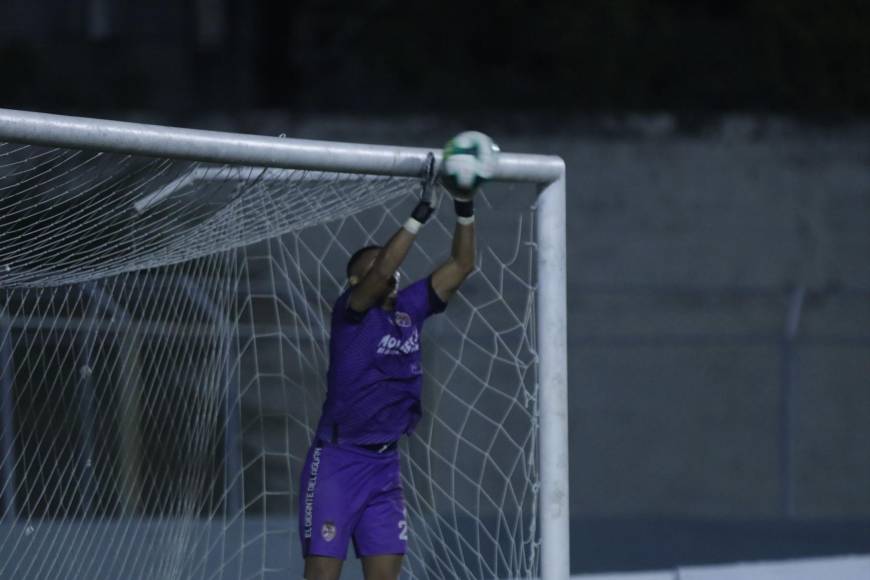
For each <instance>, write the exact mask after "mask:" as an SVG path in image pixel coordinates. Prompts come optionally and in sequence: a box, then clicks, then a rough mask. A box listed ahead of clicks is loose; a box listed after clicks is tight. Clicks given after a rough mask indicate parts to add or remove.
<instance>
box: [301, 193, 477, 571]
mask: <svg viewBox="0 0 870 580" xmlns="http://www.w3.org/2000/svg"><path fill="white" fill-rule="evenodd" d="M426 197H427V196H426V195H425V193H424V196H423V201H420V203H419V204H417V206H416V208H415V209H414V211H413V213H412V214H411V217H410V218H408V221H407V222H405V224H404V226H403V227H401V228H400V229H399V230H398V231H397V232H396V233H395V234H394V235H393V237H392V238H390V240H389V241H388V242H387V244H386V245H385V246H383V247H380V246H368V247H365V248H362V249H360V250H358V251H357V252H356V253H354V254H353V256H351V258H350V260H349V261H348V263H347V278H348V283H349V288H348V289H347V290H346V291H345V292H344V293H343V294H342V295H341V296H340V297H339V298H338V300H337V301H336V303H335V306H334V308H333V311H332V329H331V338H330V344H329V361H330V362H329V372H328V375H327V380H328V388H327V394H326V402H325V403H324V405H323V412H322V415H321V417H320V422H319V424H318V427H317V432H316V436H315V441H314V443H313V445H312V447H311V449H309V451H308V455H307V458H306V461H305V465H304V467H303V469H302V474H301V477H300V483H301V489H300V493H299V533H300V538H301V540H302V553H303V556H304V557H305V578H306V580H334V579H337V578H338V577H339V575H340V574H341V566H342V562H343V561H344V558H345V555H346V554H347V547H348V543H349V541H350V540H351V539H352V540H353V544H354V549H355V551H356V554H357V557H359V558H361V559H362V565H363V571H364V573H365V577H366V580H392V579H397V578H398V577H399V572H400V570H401V567H402V557H403V555H404V553H405V546H406V544H407V540H408V522H407V519H406V511H405V502H404V497H403V493H402V483H401V479H400V473H399V454H398V451H397V442H398V440H399V438H400V437H401V436H402V435H405V434H410V433H411V432H412V431H413V430H414V426H415V425H416V424H417V422H418V421H419V420H420V416H421V412H422V409H421V404H420V391H421V387H422V383H423V377H422V374H423V370H422V367H421V356H420V332H421V329H422V327H423V321H424V320H426V318H428V317H429V316H431V315H432V314H437V313H439V312H442V311H443V310H444V308H445V307H446V306H447V301H448V300H450V297H451V296H453V293H454V292H456V290H457V288H459V286H460V285H461V284H462V282H463V281H464V280H465V279H466V277H468V275H469V274H470V273H471V272H472V271H473V269H474V256H475V247H474V246H475V242H474V207H473V201H472V196H470V195H469V196H463V197H462V199H460V198H459V197H456V198H455V199H454V202H455V208H456V215H457V223H456V228H455V230H454V233H453V244H452V250H451V254H450V258H449V259H448V260H447V261H446V262H444V264H442V265H441V266H439V267H438V268H437V269H436V270H435V271H434V272H432V274H431V275H430V276H427V277H426V278H424V279H422V280H419V281H417V282H415V283H413V284H411V285H410V286H408V287H406V288H404V289H401V290H400V289H399V274H398V268H399V266H400V265H401V264H402V261H403V260H404V259H405V257H406V256H407V255H408V251H409V250H410V249H411V245H412V244H413V243H414V239H415V238H416V236H417V233H418V232H419V231H420V228H422V227H423V225H424V224H425V223H426V221H427V220H428V219H429V216H430V215H431V214H432V211H433V205H434V203H433V202H430V201H427V200H426Z"/></svg>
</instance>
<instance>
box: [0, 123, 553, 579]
mask: <svg viewBox="0 0 870 580" xmlns="http://www.w3.org/2000/svg"><path fill="white" fill-rule="evenodd" d="M37 142H39V141H37ZM420 188H421V180H420V179H418V178H416V177H413V176H404V177H402V176H377V175H367V174H351V173H341V172H330V171H312V170H301V169H297V170H292V169H283V168H279V167H270V166H254V165H250V164H242V163H239V164H218V163H209V162H203V161H189V160H183V159H180V158H173V157H159V156H151V155H148V156H144V155H134V154H124V153H111V152H109V151H101V150H94V149H78V148H75V147H58V146H45V145H34V144H29V143H27V142H26V140H25V139H20V140H17V141H14V142H13V141H9V142H6V143H2V144H0V425H2V431H0V501H2V520H0V577H10V578H58V579H59V578H89V579H95V578H107V579H108V578H125V579H128V578H129V579H133V578H142V579H146V578H147V579H153V578H179V579H181V578H184V579H187V578H203V579H206V578H208V579H242V578H276V579H277V578H298V577H301V570H302V559H301V554H300V548H299V538H298V533H297V524H296V521H297V517H299V514H297V509H296V506H297V497H298V496H297V494H298V493H299V489H298V488H299V485H298V478H299V475H300V469H301V466H302V462H303V461H304V457H305V453H306V450H307V448H308V446H309V445H310V443H311V441H312V437H313V431H314V428H315V426H316V424H317V420H318V418H319V415H320V407H321V405H322V403H323V399H324V396H325V390H326V382H325V377H326V368H327V365H328V340H329V336H328V331H329V319H330V309H331V305H332V303H333V302H334V300H335V299H336V298H337V297H338V295H339V294H340V293H341V291H342V290H343V288H344V285H345V276H344V267H345V264H346V262H347V259H348V257H349V256H350V254H352V253H353V252H354V251H355V250H356V249H358V248H359V247H362V246H364V245H368V244H373V243H383V242H385V241H386V240H387V239H388V238H389V236H390V235H391V234H392V233H393V232H395V231H396V229H397V228H398V227H400V225H401V223H402V222H403V221H404V219H405V218H406V217H407V215H409V212H410V209H411V208H412V207H413V204H414V203H415V201H416V199H417V197H418V195H419V191H420ZM536 199H537V197H536V191H535V189H534V188H533V187H531V186H529V185H504V184H500V185H493V186H492V187H489V188H487V189H486V191H485V193H484V194H483V195H482V196H481V197H480V199H479V202H478V207H479V210H478V214H479V218H478V228H477V231H478V268H477V271H476V272H475V273H474V274H473V275H472V277H471V278H469V280H468V281H467V282H466V284H465V285H464V286H463V288H462V289H461V291H460V292H459V293H458V294H457V295H456V296H455V297H454V298H453V299H452V300H451V303H450V305H449V307H448V309H447V311H446V312H445V313H444V314H443V315H440V316H438V317H433V318H432V319H430V320H429V321H428V322H427V326H426V328H425V331H424V336H423V356H424V372H425V380H424V387H423V393H424V394H423V406H424V418H423V420H422V421H421V423H420V425H419V426H418V428H417V430H416V433H415V434H414V435H413V436H412V437H410V438H407V439H406V440H404V441H403V442H402V444H401V453H402V458H403V459H402V480H403V485H404V490H405V497H406V504H407V510H408V517H409V536H408V539H409V552H408V554H407V556H406V559H405V567H404V573H405V574H406V576H407V577H408V578H421V579H422V578H427V579H428V578H450V579H453V578H475V579H476V578H531V577H537V576H539V575H540V564H541V555H540V554H541V551H540V548H541V532H540V529H541V519H542V518H541V517H540V516H541V514H540V513H539V505H540V500H541V497H540V490H541V472H540V457H539V433H540V417H541V412H540V397H539V394H540V388H539V373H538V370H539V369H538V362H539V356H538V350H537V346H536V345H537V340H536V338H537V337H536V333H537V326H536V307H535V305H536V269H535V268H536V255H537V252H536V247H537V245H536V237H535V225H534V224H535V219H534V213H535V202H536ZM447 205H448V204H442V206H444V207H442V208H441V209H440V211H438V212H437V214H436V215H435V216H434V217H433V220H432V222H430V224H428V225H427V226H426V228H424V229H423V231H422V232H421V234H420V236H418V241H417V243H416V244H415V246H414V248H413V250H412V252H411V254H410V255H409V257H408V258H407V260H406V261H405V263H404V266H403V269H402V274H403V280H405V281H412V280H416V279H419V278H421V277H423V276H426V275H427V274H428V273H429V272H431V271H432V269H433V268H435V267H436V266H437V265H438V264H439V263H440V262H441V261H442V260H444V259H445V258H446V256H447V255H448V253H449V248H450V240H451V236H452V229H453V220H454V218H453V216H452V209H451V208H448V207H446V206H447ZM348 556H349V560H348V564H351V563H352V561H353V552H352V550H351V551H350V552H349V554H348ZM346 568H348V566H346ZM352 574H353V572H352V570H346V572H345V577H352Z"/></svg>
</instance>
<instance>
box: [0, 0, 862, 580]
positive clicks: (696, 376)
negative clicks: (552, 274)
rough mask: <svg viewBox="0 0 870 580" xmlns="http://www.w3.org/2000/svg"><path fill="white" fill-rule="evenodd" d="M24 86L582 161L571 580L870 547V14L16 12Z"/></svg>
mask: <svg viewBox="0 0 870 580" xmlns="http://www.w3.org/2000/svg"><path fill="white" fill-rule="evenodd" d="M0 70H3V71H4V82H3V83H2V84H0V106H2V107H6V108H21V109H28V110H42V111H47V112H55V113H67V114H88V115H96V116H103V117H114V118H126V119H135V120H146V121H155V122H163V123H171V124H180V125H183V126H193V127H199V128H219V129H229V130H239V131H246V132H256V133H262V134H279V133H286V134H288V135H291V136H298V137H316V138H322V139H346V140H357V141H367V142H377V143H395V144H414V145H421V144H422V145H430V146H439V144H441V143H443V142H444V141H445V140H446V138H448V137H449V136H450V135H451V134H453V133H454V132H456V131H458V130H461V129H464V128H468V127H475V128H479V129H482V130H485V131H487V132H489V133H490V134H492V135H493V136H494V137H495V138H496V139H497V140H498V141H499V142H500V144H501V145H502V147H503V149H505V150H510V151H530V152H540V153H555V154H559V155H562V156H563V157H564V158H565V159H566V161H567V163H568V172H569V177H568V183H569V202H568V206H569V207H568V210H569V218H568V219H569V236H570V237H569V276H570V282H569V284H570V287H569V296H570V305H569V311H570V321H569V322H570V331H569V332H570V339H569V340H570V346H569V348H570V353H569V358H570V361H571V368H570V372H571V374H570V377H571V379H570V380H571V392H570V405H571V446H572V465H571V469H572V498H571V501H572V506H573V517H574V523H573V540H574V553H573V554H572V560H573V568H575V569H576V570H577V571H593V570H606V569H617V568H645V567H670V566H673V565H677V564H692V563H704V562H717V561H730V560H734V559H748V558H756V557H757V558H776V557H787V556H802V555H821V554H832V553H849V552H868V551H870V420H868V419H870V379H868V377H870V268H868V264H870V123H868V117H867V115H868V113H870V4H867V3H866V2H862V1H859V0H851V1H850V0H838V1H832V2H828V3H821V2H817V1H816V2H811V1H808V0H795V1H791V2H781V1H774V0H769V1H764V0H754V1H753V0H742V1H734V2H729V3H720V2H712V1H705V2H694V3H684V2H678V1H675V0H671V1H660V2H653V1H652V0H618V1H605V0H594V1H585V2H567V1H565V2H563V1H556V2H548V3H545V4H544V5H541V4H539V3H533V2H527V1H518V0H516V1H507V0H503V1H501V2H497V3H487V4H485V5H484V4H481V5H469V4H468V3H462V2H456V1H453V0H448V1H446V2H441V3H438V4H437V5H429V6H424V5H419V4H414V3H399V2H394V1H387V0H382V1H372V2H364V3H351V2H337V1H323V0H321V1H318V2H312V1H299V2H268V1H262V2H241V1H233V0H186V1H183V2H178V1H169V0H154V1H152V2H148V3H120V2H112V1H111V0H66V1H62V0H56V1H49V0H44V1H42V2H33V1H27V2H25V1H24V0H6V1H5V2H4V3H2V4H0ZM484 219H485V216H484Z"/></svg>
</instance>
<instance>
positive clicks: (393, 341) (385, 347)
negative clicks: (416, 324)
mask: <svg viewBox="0 0 870 580" xmlns="http://www.w3.org/2000/svg"><path fill="white" fill-rule="evenodd" d="M418 350H420V333H419V332H418V331H417V329H416V328H415V329H414V330H413V331H412V332H411V336H409V337H408V338H407V339H405V340H401V339H399V338H396V337H395V336H393V335H392V334H385V335H384V336H383V337H381V340H380V341H379V342H378V354H410V353H412V352H417V351H418Z"/></svg>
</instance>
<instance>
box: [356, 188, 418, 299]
mask: <svg viewBox="0 0 870 580" xmlns="http://www.w3.org/2000/svg"><path fill="white" fill-rule="evenodd" d="M432 209H433V208H432V206H431V205H430V204H429V202H427V201H421V202H420V203H418V204H417V207H415V208H414V211H413V212H412V213H411V217H409V218H408V221H406V222H405V225H403V226H402V227H401V228H400V229H399V231H397V232H396V233H395V234H393V237H391V238H390V241H389V242H387V244H386V245H385V246H384V247H383V248H381V250H380V251H379V252H378V255H377V257H376V258H375V261H374V262H373V263H372V267H371V268H370V269H369V270H368V272H366V274H365V275H364V276H363V277H362V279H361V280H360V282H359V283H358V284H356V285H355V286H354V287H353V290H351V292H350V298H349V302H348V305H349V306H350V308H351V309H353V310H354V311H356V312H365V311H367V310H368V309H369V308H371V307H372V306H374V305H375V304H377V303H379V302H380V301H381V300H383V299H384V297H385V296H386V295H387V294H388V293H389V292H390V290H391V289H392V280H393V276H394V275H395V273H396V270H398V269H399V266H401V265H402V262H403V261H404V260H405V257H406V256H407V255H408V251H409V250H410V249H411V245H412V244H413V243H414V239H415V238H416V237H417V232H418V231H420V228H421V227H423V224H425V223H426V221H427V220H428V219H429V216H430V215H432Z"/></svg>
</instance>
